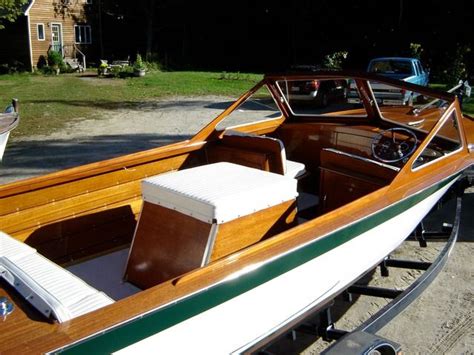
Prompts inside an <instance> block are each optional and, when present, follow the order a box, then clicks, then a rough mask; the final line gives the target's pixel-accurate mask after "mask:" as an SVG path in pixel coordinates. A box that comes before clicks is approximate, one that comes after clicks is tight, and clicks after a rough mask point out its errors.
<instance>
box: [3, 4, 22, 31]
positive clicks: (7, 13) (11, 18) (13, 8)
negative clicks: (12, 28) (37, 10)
mask: <svg viewBox="0 0 474 355" xmlns="http://www.w3.org/2000/svg"><path fill="white" fill-rule="evenodd" d="M27 2H28V0H0V29H2V28H5V22H15V21H16V19H17V18H18V16H20V15H21V14H22V13H23V7H24V5H25V4H26V3H27Z"/></svg>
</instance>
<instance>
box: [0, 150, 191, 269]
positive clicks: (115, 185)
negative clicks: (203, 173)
mask: <svg viewBox="0 0 474 355" xmlns="http://www.w3.org/2000/svg"><path fill="white" fill-rule="evenodd" d="M199 156H200V155H199V154H198V155H193V157H194V158H190V155H189V154H181V155H177V156H174V157H171V158H165V159H161V160H155V161H151V162H149V163H145V164H141V165H136V166H133V167H129V168H122V169H115V170H113V171H110V172H108V173H101V174H97V175H93V174H92V175H91V176H89V177H85V178H78V179H77V180H72V181H69V182H67V183H59V184H53V185H52V186H49V187H43V188H38V189H35V190H33V191H29V192H24V193H20V194H11V195H7V196H6V197H3V198H1V203H0V225H1V229H2V231H4V232H6V233H8V234H10V235H12V236H13V237H15V238H17V239H19V240H21V241H24V242H26V243H27V244H29V245H31V246H33V247H35V248H37V250H38V252H40V253H41V254H43V255H45V256H46V257H48V258H50V259H52V260H53V261H55V262H57V263H65V262H72V261H74V260H78V259H81V258H86V257H90V256H91V255H95V254H98V253H99V254H100V253H102V252H104V251H106V250H110V249H114V248H119V247H122V246H125V245H128V244H129V243H130V242H131V240H132V237H133V232H134V230H135V226H136V219H137V216H138V214H139V212H140V209H141V205H142V198H141V192H140V182H141V180H142V179H143V178H145V177H147V176H152V175H157V174H160V173H163V172H167V171H170V170H175V169H179V168H181V167H182V166H184V165H185V164H188V163H189V161H191V164H195V163H196V162H199V159H200V158H199ZM196 157H198V158H197V160H196Z"/></svg>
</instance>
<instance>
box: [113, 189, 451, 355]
mask: <svg viewBox="0 0 474 355" xmlns="http://www.w3.org/2000/svg"><path fill="white" fill-rule="evenodd" d="M451 185H452V183H451V184H448V185H447V186H445V187H443V188H442V189H440V190H439V191H437V192H435V193H434V194H432V195H430V196H429V197H427V198H426V199H425V200H422V201H420V202H419V203H418V204H417V205H415V206H413V207H411V208H409V209H408V210H406V211H404V212H402V213H400V214H399V215H397V216H396V217H394V218H392V219H390V220H388V221H386V222H384V223H383V224H380V225H378V226H376V227H375V228H373V229H371V230H369V231H367V232H365V233H363V234H361V235H360V236H358V237H356V238H354V239H352V240H350V241H348V242H346V243H344V244H342V245H340V246H339V247H337V248H335V249H332V250H331V251H329V252H327V253H325V254H323V255H321V256H319V257H317V258H315V259H313V260H311V261H309V262H307V263H305V264H303V265H301V266H299V267H297V268H295V269H292V270H291V271H288V272H287V273H285V274H283V275H281V276H279V277H277V278H275V279H273V280H271V281H268V282H266V283H264V284H262V285H260V286H258V287H256V288H254V289H252V290H250V291H248V292H246V293H244V294H242V295H240V296H238V297H235V298H233V299H231V300H229V301H227V302H225V303H223V304H220V305H218V306H216V307H214V308H212V309H210V310H208V311H205V312H203V313H200V314H199V315H197V316H195V317H192V318H190V319H188V320H186V321H183V322H181V323H179V324H177V325H175V326H173V327H170V328H168V329H166V330H164V331H162V332H160V333H158V334H155V335H153V336H151V337H148V338H146V339H144V340H142V341H140V342H137V343H135V344H133V345H130V346H128V347H126V348H124V349H122V350H120V351H118V353H120V354H137V353H140V354H143V353H156V352H159V353H166V354H190V353H192V354H201V353H202V354H228V353H239V352H241V351H243V350H245V348H247V347H249V346H251V345H252V344H255V343H256V342H258V341H259V340H261V339H262V338H264V337H266V336H268V335H269V334H270V333H272V331H274V330H276V329H278V328H280V327H282V326H283V325H285V324H286V323H288V322H289V321H291V320H292V319H294V318H295V317H297V316H298V315H301V314H303V313H305V311H307V310H308V309H310V308H312V307H313V306H315V305H317V304H318V303H319V302H321V301H323V300H324V299H326V298H328V297H330V296H332V295H335V294H336V293H338V292H339V291H341V290H343V289H344V288H346V287H347V286H348V285H350V284H351V283H352V282H353V281H354V280H355V279H357V278H358V277H359V276H361V275H362V274H364V273H365V272H366V271H368V270H370V269H371V268H372V267H374V265H376V264H378V263H379V262H380V261H381V260H382V259H383V258H384V257H385V256H386V255H387V254H389V253H390V252H392V251H393V250H394V249H396V248H397V247H398V246H399V245H400V244H401V243H402V242H403V241H404V239H405V238H406V237H407V236H408V235H409V234H410V233H411V232H412V231H413V229H414V228H415V227H416V226H417V224H418V223H419V222H420V221H421V220H422V218H423V217H424V216H425V215H426V214H427V213H428V212H429V211H430V209H431V208H432V207H433V206H434V205H435V204H436V202H437V201H438V200H439V199H440V198H441V196H442V195H443V194H444V193H445V192H446V190H447V189H448V188H449V187H450V186H451ZM256 268H258V265H257V266H256ZM252 269H254V268H252Z"/></svg>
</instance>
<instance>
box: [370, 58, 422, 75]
mask: <svg viewBox="0 0 474 355" xmlns="http://www.w3.org/2000/svg"><path fill="white" fill-rule="evenodd" d="M369 72H371V73H380V74H412V72H413V69H412V66H411V63H410V62H409V61H406V60H378V61H373V62H372V63H371V64H370V67H369Z"/></svg>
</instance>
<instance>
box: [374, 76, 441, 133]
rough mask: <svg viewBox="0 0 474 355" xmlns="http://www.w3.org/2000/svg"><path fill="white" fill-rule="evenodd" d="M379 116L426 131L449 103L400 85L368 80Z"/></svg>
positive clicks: (437, 119) (429, 129)
mask: <svg viewBox="0 0 474 355" xmlns="http://www.w3.org/2000/svg"><path fill="white" fill-rule="evenodd" d="M369 84H370V87H371V89H372V92H373V93H374V97H375V100H376V102H377V107H378V109H379V111H380V116H381V117H382V118H383V119H384V120H386V121H390V122H394V123H396V124H401V125H404V126H407V127H408V128H415V129H417V130H420V131H423V132H425V133H428V132H429V131H431V130H432V129H433V127H434V125H435V124H436V122H438V121H439V119H440V118H441V117H442V116H443V115H444V114H445V113H446V110H447V108H448V107H449V105H450V103H449V102H448V101H445V100H442V99H438V98H436V97H432V96H428V95H424V94H422V93H420V92H417V91H410V90H406V89H404V88H402V87H398V86H394V85H390V84H386V83H381V82H377V81H369Z"/></svg>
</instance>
